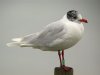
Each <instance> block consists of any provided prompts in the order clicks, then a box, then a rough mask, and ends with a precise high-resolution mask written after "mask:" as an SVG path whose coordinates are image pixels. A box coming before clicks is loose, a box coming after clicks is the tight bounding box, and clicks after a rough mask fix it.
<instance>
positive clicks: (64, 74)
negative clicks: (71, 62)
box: [54, 67, 73, 75]
mask: <svg viewBox="0 0 100 75" xmlns="http://www.w3.org/2000/svg"><path fill="white" fill-rule="evenodd" d="M67 68H68V70H64V69H63V68H62V67H56V68H55V71H54V75H73V68H71V67H67Z"/></svg>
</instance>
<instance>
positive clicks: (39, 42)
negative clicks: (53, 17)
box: [7, 10, 88, 70]
mask: <svg viewBox="0 0 100 75" xmlns="http://www.w3.org/2000/svg"><path fill="white" fill-rule="evenodd" d="M82 22H84V23H88V21H87V20H86V19H83V18H82V16H81V14H79V13H78V11H76V10H70V11H68V12H67V14H65V15H64V16H63V17H62V18H61V19H60V20H58V21H56V22H52V23H50V24H48V25H47V26H46V27H45V28H44V29H43V30H41V31H40V32H37V33H33V34H30V35H26V36H24V37H20V38H14V39H12V41H13V42H11V43H7V46H9V47H11V46H19V47H32V48H37V49H40V50H43V51H58V55H59V59H60V67H62V68H63V69H64V70H68V67H66V66H65V60H64V50H65V49H68V48H70V47H72V46H74V45H75V44H76V43H77V42H78V41H79V40H80V39H81V38H82V35H83V33H84V27H83V24H82ZM61 51H62V52H61Z"/></svg>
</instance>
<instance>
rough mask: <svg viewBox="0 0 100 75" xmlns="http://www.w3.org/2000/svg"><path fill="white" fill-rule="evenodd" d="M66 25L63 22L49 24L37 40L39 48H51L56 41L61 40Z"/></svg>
mask: <svg viewBox="0 0 100 75" xmlns="http://www.w3.org/2000/svg"><path fill="white" fill-rule="evenodd" d="M64 34H65V32H64V25H63V23H61V22H54V23H52V24H49V25H48V26H47V27H46V28H45V29H44V30H43V31H42V32H40V34H39V35H38V37H37V38H36V40H35V44H36V45H37V46H47V47H49V46H50V44H51V43H53V42H54V41H55V40H57V39H59V38H61V36H62V35H64Z"/></svg>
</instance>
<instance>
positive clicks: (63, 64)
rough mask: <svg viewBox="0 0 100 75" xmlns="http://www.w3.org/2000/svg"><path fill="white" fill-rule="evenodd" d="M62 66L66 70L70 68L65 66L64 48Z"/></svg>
mask: <svg viewBox="0 0 100 75" xmlns="http://www.w3.org/2000/svg"><path fill="white" fill-rule="evenodd" d="M62 68H63V69H64V70H65V71H68V70H69V69H70V68H69V67H66V66H65V59H64V50H62Z"/></svg>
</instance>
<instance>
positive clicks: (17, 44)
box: [7, 42, 20, 47]
mask: <svg viewBox="0 0 100 75" xmlns="http://www.w3.org/2000/svg"><path fill="white" fill-rule="evenodd" d="M7 46H8V47H13V46H20V43H18V42H11V43H7Z"/></svg>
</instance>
